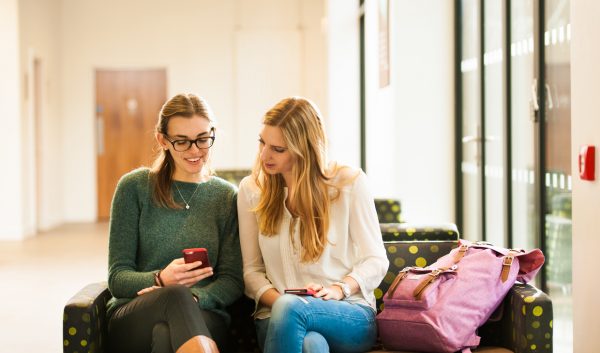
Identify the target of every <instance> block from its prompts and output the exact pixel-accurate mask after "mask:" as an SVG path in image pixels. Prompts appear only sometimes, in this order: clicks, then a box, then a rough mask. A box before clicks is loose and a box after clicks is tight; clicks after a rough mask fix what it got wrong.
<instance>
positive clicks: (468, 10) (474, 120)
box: [460, 0, 483, 240]
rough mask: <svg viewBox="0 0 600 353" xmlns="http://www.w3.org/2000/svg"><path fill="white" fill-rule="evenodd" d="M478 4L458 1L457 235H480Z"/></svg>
mask: <svg viewBox="0 0 600 353" xmlns="http://www.w3.org/2000/svg"><path fill="white" fill-rule="evenodd" d="M479 12H480V7H479V1H477V0H462V1H461V22H462V31H461V34H460V35H461V41H462V53H461V63H460V69H461V73H462V87H463V92H462V97H463V101H462V109H463V110H462V143H463V158H462V161H461V171H462V176H463V178H462V180H463V195H462V199H463V215H464V217H463V229H461V233H462V234H461V236H462V237H463V238H466V239H470V240H479V239H481V225H482V218H483V217H482V213H481V209H482V207H481V206H482V204H481V191H482V190H481V136H482V135H481V134H482V131H481V122H480V121H481V88H480V87H481V76H480V75H481V70H480V58H481V55H480V48H481V47H480V45H479V43H480V34H481V28H480V18H481V17H480V15H479Z"/></svg>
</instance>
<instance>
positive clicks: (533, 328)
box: [479, 283, 553, 353]
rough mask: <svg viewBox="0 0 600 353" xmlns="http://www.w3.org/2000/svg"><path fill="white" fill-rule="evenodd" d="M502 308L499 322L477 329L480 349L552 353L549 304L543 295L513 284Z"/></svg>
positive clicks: (526, 287) (546, 297)
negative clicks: (494, 348)
mask: <svg viewBox="0 0 600 353" xmlns="http://www.w3.org/2000/svg"><path fill="white" fill-rule="evenodd" d="M502 305H503V313H502V317H501V319H500V320H499V321H496V322H488V323H486V324H485V325H484V326H482V327H481V328H480V329H479V335H480V336H481V338H482V342H481V345H482V346H501V347H505V348H507V349H510V350H512V351H513V352H515V353H524V352H538V353H551V352H552V325H553V323H552V318H553V313H552V300H551V299H550V297H549V296H548V295H547V294H546V293H544V292H542V291H541V290H539V289H537V288H536V287H534V286H532V285H530V284H522V283H516V284H515V285H514V286H513V287H512V288H511V289H510V290H509V292H508V294H507V295H506V298H505V299H504V302H503V303H502Z"/></svg>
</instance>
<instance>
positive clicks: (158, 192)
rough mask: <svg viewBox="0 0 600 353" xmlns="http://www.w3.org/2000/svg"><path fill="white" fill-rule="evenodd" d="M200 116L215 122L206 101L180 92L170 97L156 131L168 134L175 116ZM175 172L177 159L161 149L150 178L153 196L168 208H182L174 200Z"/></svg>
mask: <svg viewBox="0 0 600 353" xmlns="http://www.w3.org/2000/svg"><path fill="white" fill-rule="evenodd" d="M194 116H200V117H202V118H205V119H207V120H208V121H210V122H213V121H214V119H213V113H212V111H211V109H210V107H209V106H208V103H206V101H205V100H204V99H202V98H200V97H198V96H196V95H194V94H190V93H188V94H178V95H175V96H174V97H172V98H171V99H169V100H168V101H167V102H166V103H165V104H164V105H163V106H162V108H161V110H160V113H159V114H158V122H157V123H156V127H155V131H156V133H159V134H165V135H166V134H167V133H168V132H167V128H168V126H169V120H171V118H173V117H184V118H192V117H194ZM203 170H204V171H207V172H208V173H210V168H209V167H208V166H205V167H204V168H203ZM174 172H175V161H174V160H173V156H171V152H169V150H163V149H162V148H161V149H159V152H158V155H157V156H156V159H155V160H154V163H152V168H150V180H151V182H152V197H153V199H154V201H155V202H156V203H157V204H158V205H160V206H162V207H168V208H175V209H178V208H181V205H179V204H177V203H176V202H175V200H173V195H172V192H171V185H172V184H173V173H174Z"/></svg>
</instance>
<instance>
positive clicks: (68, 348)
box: [63, 282, 260, 353]
mask: <svg viewBox="0 0 600 353" xmlns="http://www.w3.org/2000/svg"><path fill="white" fill-rule="evenodd" d="M111 297H112V296H111V294H110V291H109V290H108V287H107V283H106V282H99V283H94V284H90V285H88V286H86V287H85V288H83V289H82V290H81V291H79V293H77V294H76V295H75V296H74V297H73V298H71V299H70V300H69V301H68V302H67V304H66V305H65V307H64V314H63V352H64V353H103V352H108V351H107V348H106V335H107V330H106V329H107V321H106V303H107V302H108V300H109V299H110V298H111ZM253 311H254V301H253V300H251V299H249V298H247V297H242V298H240V299H239V300H238V301H237V302H235V303H234V304H232V305H231V306H230V307H229V308H228V312H229V314H230V315H231V318H232V320H231V327H230V335H231V336H230V340H229V347H228V348H229V351H231V352H245V353H249V352H256V353H258V352H260V350H259V349H258V344H257V341H256V331H255V329H254V322H253V318H252V312H253Z"/></svg>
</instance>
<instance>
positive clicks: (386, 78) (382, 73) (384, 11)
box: [378, 0, 390, 88]
mask: <svg viewBox="0 0 600 353" xmlns="http://www.w3.org/2000/svg"><path fill="white" fill-rule="evenodd" d="M389 10H390V2H389V0H379V11H378V12H379V88H383V87H386V86H388V85H389V84H390V45H389V42H390V31H389V18H390V14H389Z"/></svg>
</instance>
